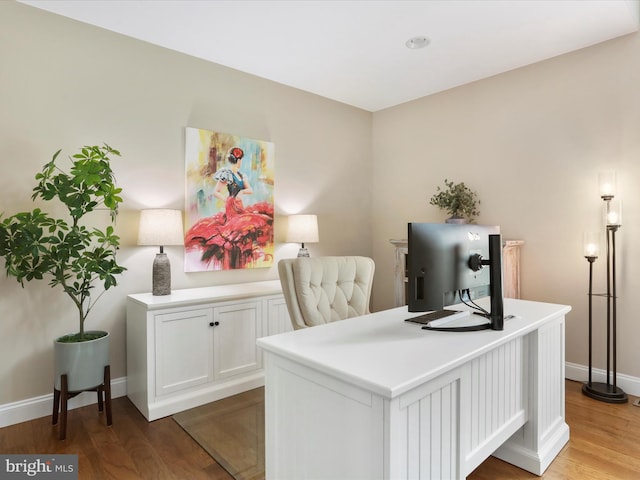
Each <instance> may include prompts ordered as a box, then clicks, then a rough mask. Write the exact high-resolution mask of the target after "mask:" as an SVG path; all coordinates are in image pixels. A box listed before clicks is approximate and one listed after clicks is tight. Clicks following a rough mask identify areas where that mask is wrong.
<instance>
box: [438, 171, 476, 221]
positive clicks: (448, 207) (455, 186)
mask: <svg viewBox="0 0 640 480" xmlns="http://www.w3.org/2000/svg"><path fill="white" fill-rule="evenodd" d="M444 184H445V187H446V188H442V189H441V188H440V187H438V190H437V192H436V194H435V195H433V196H432V197H431V201H430V202H429V203H430V204H431V205H435V206H436V207H440V208H441V209H443V210H445V211H446V212H447V213H448V214H449V215H451V216H450V217H449V218H448V219H447V220H446V222H447V223H465V222H466V221H468V222H469V223H473V222H474V221H475V217H476V216H478V215H480V211H479V210H478V205H479V204H480V200H478V196H477V194H476V192H474V191H473V190H471V189H470V188H469V187H467V186H466V185H465V184H464V182H461V183H453V182H452V181H449V180H447V179H445V180H444Z"/></svg>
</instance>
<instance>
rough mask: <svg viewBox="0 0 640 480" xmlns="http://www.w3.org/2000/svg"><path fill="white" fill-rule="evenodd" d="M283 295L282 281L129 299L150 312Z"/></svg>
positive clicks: (148, 294)
mask: <svg viewBox="0 0 640 480" xmlns="http://www.w3.org/2000/svg"><path fill="white" fill-rule="evenodd" d="M281 293H282V287H281V285H280V280H266V281H263V282H250V283H237V284H233V285H217V286H213V287H201V288H185V289H182V290H172V291H171V294H169V295H152V294H151V293H135V294H131V295H129V296H128V298H130V299H131V300H133V301H135V302H137V303H140V304H142V305H144V306H146V307H147V309H148V310H155V309H157V308H166V307H178V306H181V305H194V304H198V303H207V302H212V301H216V302H221V301H225V300H237V299H241V298H250V297H256V296H265V295H278V294H281Z"/></svg>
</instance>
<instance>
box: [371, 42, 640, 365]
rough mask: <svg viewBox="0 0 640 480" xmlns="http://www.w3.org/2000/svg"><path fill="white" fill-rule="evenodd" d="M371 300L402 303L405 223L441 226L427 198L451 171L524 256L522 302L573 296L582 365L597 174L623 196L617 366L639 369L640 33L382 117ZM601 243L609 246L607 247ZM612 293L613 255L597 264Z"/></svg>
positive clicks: (599, 346) (572, 329)
mask: <svg viewBox="0 0 640 480" xmlns="http://www.w3.org/2000/svg"><path fill="white" fill-rule="evenodd" d="M373 155H374V157H373V159H374V164H373V165H374V168H373V172H374V178H373V191H374V195H373V211H374V222H373V239H374V246H373V252H374V258H375V260H376V267H377V270H376V285H375V289H374V294H373V295H374V307H375V308H376V309H382V308H387V307H390V306H391V305H392V304H393V289H392V278H393V258H394V257H393V247H392V246H391V245H390V244H389V242H388V240H389V239H391V238H403V237H404V238H406V224H407V222H409V221H424V222H440V221H442V220H443V219H444V218H445V215H444V213H443V212H441V211H439V210H438V209H437V208H436V207H433V206H430V205H429V199H430V197H431V195H433V193H434V192H435V190H436V187H437V186H438V185H441V184H442V182H443V180H444V179H445V178H448V179H450V180H455V181H464V182H465V183H467V184H468V185H469V186H470V187H472V188H473V189H475V190H476V191H477V192H478V193H479V196H480V199H481V205H480V207H481V208H480V210H481V215H480V218H479V220H478V223H488V224H499V225H501V227H502V232H503V236H504V237H505V238H506V239H522V240H524V241H525V242H526V244H525V245H524V247H523V251H522V289H523V296H524V298H527V299H531V300H540V301H548V302H554V303H562V304H569V305H572V306H573V311H572V312H571V313H570V315H569V316H568V321H567V328H566V336H567V342H566V346H567V349H566V358H567V361H568V362H574V363H579V364H582V365H586V364H587V363H588V358H587V296H586V292H587V282H588V264H587V261H586V260H585V259H584V258H583V256H582V252H583V251H582V235H583V232H585V231H589V230H597V229H599V228H601V227H600V222H601V218H602V217H601V208H602V203H603V202H602V200H600V198H599V196H598V195H599V194H598V189H597V182H598V173H599V172H600V171H604V170H609V169H613V170H616V172H617V174H618V185H619V190H620V191H621V198H622V199H623V203H624V210H623V214H624V226H623V227H622V229H621V230H620V232H619V234H618V237H617V240H618V254H619V284H620V285H619V292H618V293H619V297H620V299H619V303H618V310H619V312H618V314H619V322H618V340H619V341H618V372H620V373H623V374H627V375H632V376H634V377H640V362H638V358H639V356H638V355H639V354H638V339H639V338H640V323H639V322H638V315H637V304H636V302H635V298H634V296H635V294H636V292H638V291H640V274H639V270H638V267H639V266H640V250H638V249H637V248H634V245H635V244H636V242H637V241H638V240H640V222H639V220H640V218H639V216H640V194H639V193H638V185H639V184H640V35H639V34H632V35H628V36H626V37H622V38H619V39H616V40H611V41H609V42H607V43H604V44H601V45H597V46H593V47H591V48H588V49H584V50H582V51H578V52H575V53H572V54H568V55H563V56H561V57H558V58H555V59H551V60H548V61H545V62H542V63H539V64H536V65H532V66H528V67H525V68H521V69H518V70H514V71H511V72H508V73H505V74H502V75H498V76H496V77H493V78H490V79H487V80H483V81H479V82H476V83H473V84H470V85H466V86H463V87H460V88H456V89H453V90H450V91H447V92H443V93H440V94H438V95H433V96H430V97H427V98H423V99H420V100H417V101H414V102H410V103H407V104H404V105H401V106H398V107H395V108H390V109H387V110H385V111H381V112H376V113H375V114H374V124H373ZM603 250H604V247H603ZM595 275H596V283H597V286H596V287H595V290H596V292H603V291H604V290H605V287H604V277H605V263H604V261H603V260H602V259H600V260H598V261H597V262H596V264H595ZM604 305H605V300H604V299H602V298H596V299H595V301H594V309H595V313H596V326H595V332H594V338H595V339H596V345H595V349H596V350H595V357H594V362H595V366H596V367H598V368H604V367H605V360H604V358H605V357H604V353H603V351H604V348H605V340H604V335H605V331H604V323H605V322H604V316H603V315H604V313H603V311H604V310H603V308H604Z"/></svg>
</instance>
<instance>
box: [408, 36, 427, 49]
mask: <svg viewBox="0 0 640 480" xmlns="http://www.w3.org/2000/svg"><path fill="white" fill-rule="evenodd" d="M405 45H406V46H407V48H410V49H411V50H417V49H419V48H424V47H426V46H427V45H429V39H428V38H427V37H413V38H410V39H409V40H407V41H406V42H405Z"/></svg>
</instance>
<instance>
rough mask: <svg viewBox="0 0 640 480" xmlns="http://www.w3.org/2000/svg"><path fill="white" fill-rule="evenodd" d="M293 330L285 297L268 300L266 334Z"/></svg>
mask: <svg viewBox="0 0 640 480" xmlns="http://www.w3.org/2000/svg"><path fill="white" fill-rule="evenodd" d="M291 330H293V326H292V325H291V319H290V318H289V311H288V310H287V302H286V301H285V299H284V297H280V298H271V299H269V300H267V325H266V328H265V332H264V335H265V336H268V335H276V334H278V333H283V332H289V331H291Z"/></svg>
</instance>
